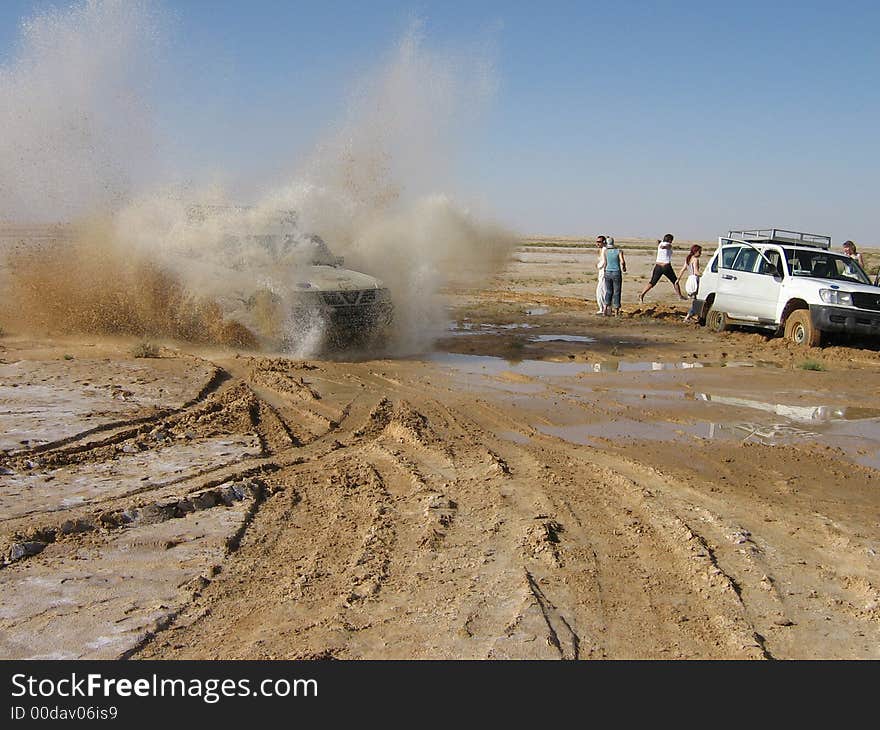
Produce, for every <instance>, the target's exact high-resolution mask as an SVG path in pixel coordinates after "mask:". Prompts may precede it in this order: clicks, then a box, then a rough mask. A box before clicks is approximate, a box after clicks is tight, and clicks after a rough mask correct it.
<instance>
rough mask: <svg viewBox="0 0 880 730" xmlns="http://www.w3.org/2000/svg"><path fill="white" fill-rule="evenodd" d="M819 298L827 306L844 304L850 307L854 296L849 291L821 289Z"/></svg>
mask: <svg viewBox="0 0 880 730" xmlns="http://www.w3.org/2000/svg"><path fill="white" fill-rule="evenodd" d="M819 298H820V299H821V300H822V301H823V302H825V304H844V305H846V306H848V307H851V306H852V303H853V302H852V294H851V293H850V292H848V291H839V290H838V289H820V290H819Z"/></svg>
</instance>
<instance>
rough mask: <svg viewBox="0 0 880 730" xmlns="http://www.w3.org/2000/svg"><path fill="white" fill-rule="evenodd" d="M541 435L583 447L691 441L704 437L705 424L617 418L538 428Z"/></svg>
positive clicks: (540, 426)
mask: <svg viewBox="0 0 880 730" xmlns="http://www.w3.org/2000/svg"><path fill="white" fill-rule="evenodd" d="M536 428H537V429H538V430H539V431H540V432H541V433H546V434H547V435H549V436H557V437H558V438H561V439H564V440H565V441H570V442H571V443H575V444H581V445H585V446H591V445H596V444H597V443H598V439H612V440H615V439H635V440H645V441H690V440H691V439H692V438H693V437H694V436H705V434H706V430H707V428H706V424H699V423H698V424H686V423H670V422H667V421H633V420H630V419H620V420H616V421H606V422H603V423H578V424H574V425H570V426H548V425H537V426H536Z"/></svg>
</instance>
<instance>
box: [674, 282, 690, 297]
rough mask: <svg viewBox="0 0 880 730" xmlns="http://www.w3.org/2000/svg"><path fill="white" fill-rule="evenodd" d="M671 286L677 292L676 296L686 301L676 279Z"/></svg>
mask: <svg viewBox="0 0 880 730" xmlns="http://www.w3.org/2000/svg"><path fill="white" fill-rule="evenodd" d="M673 286H674V287H675V293H676V294H678V298H679V299H684V300H685V301H687V297H686V296H685V295H684V294H682V293H681V286H680V285H679V283H678V282H677V281H676V282H675V284H673Z"/></svg>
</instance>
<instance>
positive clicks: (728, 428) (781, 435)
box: [708, 423, 819, 446]
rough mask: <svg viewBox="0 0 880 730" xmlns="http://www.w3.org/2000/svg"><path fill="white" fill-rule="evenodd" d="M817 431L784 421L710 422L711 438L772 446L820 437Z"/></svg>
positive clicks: (709, 436)
mask: <svg viewBox="0 0 880 730" xmlns="http://www.w3.org/2000/svg"><path fill="white" fill-rule="evenodd" d="M818 436H819V434H818V433H816V432H815V431H806V430H804V429H802V428H796V427H795V426H789V425H786V424H784V423H772V424H770V425H763V424H760V423H735V424H729V423H710V424H709V435H708V438H710V439H725V440H734V439H736V440H740V441H742V443H746V441H757V442H758V443H761V444H765V445H768V446H772V445H774V444H778V443H783V442H787V441H792V440H794V439H808V438H818Z"/></svg>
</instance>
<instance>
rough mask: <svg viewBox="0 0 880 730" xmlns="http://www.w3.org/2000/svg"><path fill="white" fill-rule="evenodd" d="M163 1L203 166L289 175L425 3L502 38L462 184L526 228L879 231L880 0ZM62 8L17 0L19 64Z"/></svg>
mask: <svg viewBox="0 0 880 730" xmlns="http://www.w3.org/2000/svg"><path fill="white" fill-rule="evenodd" d="M160 4H161V5H163V6H164V7H165V8H166V9H168V10H169V11H170V14H169V15H170V17H171V23H170V26H171V33H170V39H169V42H168V44H167V47H166V50H165V62H166V63H167V65H168V67H169V68H171V69H173V72H172V73H170V74H167V75H166V81H164V82H163V84H162V85H161V87H160V88H159V89H158V90H157V94H158V95H159V97H158V98H157V99H156V104H157V107H158V108H160V109H161V114H160V122H161V124H162V126H163V128H164V129H165V131H166V132H167V133H168V135H169V136H170V137H171V138H173V140H174V142H175V144H176V149H177V155H178V156H179V157H180V158H181V164H184V165H185V166H186V167H188V168H191V169H192V171H193V172H192V174H193V175H199V174H202V173H203V172H205V171H208V170H211V169H215V170H218V171H226V174H232V173H230V171H234V175H235V176H238V177H240V178H241V179H243V180H246V181H249V182H252V183H255V182H256V181H258V180H260V179H262V178H265V179H266V180H272V179H276V178H280V177H282V176H283V174H284V172H285V170H286V169H288V168H289V167H290V166H291V165H294V164H295V163H296V161H297V160H299V159H301V158H302V157H303V156H304V155H306V154H307V153H308V151H309V150H310V149H311V148H312V146H313V145H314V143H315V142H316V140H317V139H319V138H320V136H321V134H322V132H323V130H325V129H326V127H327V125H328V124H330V123H332V122H333V121H334V120H336V119H338V118H339V116H340V114H342V113H343V111H344V109H345V103H346V98H347V95H348V94H349V93H350V91H351V89H352V84H353V83H354V81H355V80H356V79H357V78H358V77H359V75H360V74H362V73H363V72H364V70H365V69H369V68H370V67H372V66H374V65H375V64H376V63H377V62H378V61H379V60H380V59H381V58H382V57H383V56H384V55H385V54H387V53H388V52H389V50H390V49H391V48H393V46H394V45H395V44H396V43H397V42H398V40H399V39H400V37H401V35H402V34H403V32H404V31H405V29H406V28H407V27H408V26H409V24H410V23H411V21H412V19H413V18H414V17H419V18H421V19H423V20H424V23H425V34H426V43H427V44H428V45H429V46H433V47H437V48H446V49H448V48H456V47H468V48H472V47H473V46H475V45H476V46H485V47H488V48H490V49H491V55H492V58H493V60H494V66H495V72H496V77H497V78H496V80H497V84H498V87H497V92H496V94H495V96H494V100H493V102H492V103H491V106H490V108H489V109H488V111H487V112H486V114H485V115H484V117H483V118H482V120H481V123H480V125H479V129H478V133H477V135H476V137H475V138H473V139H469V140H468V143H467V144H466V145H464V146H463V148H462V150H461V151H460V152H461V154H460V156H459V159H458V161H457V164H458V169H457V171H456V172H457V175H456V180H457V181H458V182H457V185H458V186H459V187H460V190H455V191H452V192H454V193H459V194H461V195H462V196H465V197H471V198H474V199H478V200H480V201H481V202H482V203H483V204H484V205H485V206H486V207H487V208H488V209H489V210H491V211H492V212H493V213H494V215H495V216H496V217H497V218H498V219H499V220H500V221H502V222H504V223H507V224H509V225H510V226H512V227H514V228H516V229H517V230H520V231H522V232H526V233H548V234H563V235H581V234H584V235H592V233H594V232H597V231H602V232H608V233H612V234H615V235H618V236H629V235H635V236H659V235H661V234H662V233H665V232H670V231H671V232H673V233H676V234H678V235H679V236H680V237H683V238H711V237H714V236H717V235H719V234H720V233H723V232H724V231H726V229H727V228H729V227H738V226H770V225H776V226H781V227H793V228H801V229H806V230H815V231H817V232H822V233H830V234H832V235H833V236H835V239H839V240H842V239H843V238H853V239H855V240H856V241H860V242H862V243H864V244H866V245H873V244H880V232H878V228H877V222H878V221H877V217H878V216H877V214H876V213H875V210H876V207H877V199H878V192H880V185H878V182H877V174H878V169H880V137H878V133H877V119H878V114H880V95H878V71H880V44H878V42H877V38H878V36H880V3H876V2H821V3H819V2H751V1H750V0H740V1H739V2H735V3H730V2H724V3H715V2H706V1H704V2H647V1H645V2H626V1H621V2H613V3H610V2H607V1H606V2H595V3H594V2H554V1H552V0H548V1H546V2H543V3H534V2H466V3H465V2H461V3H459V2H431V1H423V2H420V3H408V2H391V1H380V2H368V3H363V2H338V1H336V2H332V1H331V2H314V1H313V2H310V3H299V2H284V1H282V0H251V1H250V2H243V1H242V2H234V1H233V0H210V1H209V0H189V1H184V0H179V1H178V2H171V1H170V0H165V2H160ZM51 5H53V3H51V2H44V1H42V0H39V1H37V2H30V1H25V0H3V2H2V3H0V62H3V63H5V62H8V61H9V59H10V58H11V57H12V55H13V52H14V43H15V38H16V34H17V25H18V23H19V22H20V20H21V19H22V18H23V17H25V16H27V15H29V14H31V13H32V12H34V10H35V9H36V10H38V9H39V8H41V7H46V6H51ZM242 132H245V133H242Z"/></svg>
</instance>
